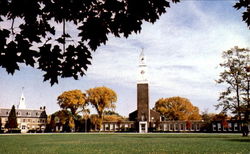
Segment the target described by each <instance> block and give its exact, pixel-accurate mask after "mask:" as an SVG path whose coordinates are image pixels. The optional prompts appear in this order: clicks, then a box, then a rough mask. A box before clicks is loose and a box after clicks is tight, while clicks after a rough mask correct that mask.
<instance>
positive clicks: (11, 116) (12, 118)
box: [8, 105, 18, 129]
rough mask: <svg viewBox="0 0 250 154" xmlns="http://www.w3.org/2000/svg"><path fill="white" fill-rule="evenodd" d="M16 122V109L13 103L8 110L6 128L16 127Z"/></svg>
mask: <svg viewBox="0 0 250 154" xmlns="http://www.w3.org/2000/svg"><path fill="white" fill-rule="evenodd" d="M17 127H18V124H17V117H16V109H15V106H14V105H13V106H12V108H11V110H10V114H9V117H8V128H10V129H11V128H17Z"/></svg>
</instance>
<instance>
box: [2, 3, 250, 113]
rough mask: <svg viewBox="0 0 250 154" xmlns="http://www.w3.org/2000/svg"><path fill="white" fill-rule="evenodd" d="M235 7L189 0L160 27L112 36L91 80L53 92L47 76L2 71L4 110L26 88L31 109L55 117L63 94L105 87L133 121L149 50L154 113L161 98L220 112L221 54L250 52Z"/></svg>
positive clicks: (64, 83) (67, 82) (63, 84)
mask: <svg viewBox="0 0 250 154" xmlns="http://www.w3.org/2000/svg"><path fill="white" fill-rule="evenodd" d="M234 3H235V1H231V0H225V1H222V0H221V1H198V0H194V1H191V0H190V1H189V0H187V1H183V2H181V3H178V4H172V7H171V8H170V9H168V12H167V13H166V14H164V15H162V16H161V17H160V20H158V21H157V22H156V23H155V24H149V23H144V24H143V28H142V31H141V33H140V34H137V35H135V34H133V35H131V36H130V37H129V38H128V39H126V38H114V37H113V36H109V41H108V42H107V44H106V45H105V46H104V45H103V46H101V47H100V48H98V50H97V51H96V52H95V53H93V59H92V65H90V66H89V70H88V72H87V75H86V76H84V77H82V78H80V79H79V80H74V79H72V78H68V79H60V80H59V84H58V85H54V86H53V87H51V86H50V84H49V82H43V77H42V75H43V72H41V71H39V70H36V69H33V68H31V67H27V66H23V65H22V66H21V71H17V72H16V73H15V74H14V76H11V75H8V74H7V72H6V71H5V70H4V69H2V68H0V90H1V93H0V107H11V106H12V105H13V104H18V101H19V97H20V96H21V92H22V87H25V89H24V95H25V97H26V106H27V107H28V108H33V109H37V108H39V107H40V106H46V107H47V111H48V113H53V112H55V111H56V110H58V109H59V107H58V105H57V103H56V102H57V101H56V99H57V96H59V95H60V94H61V93H62V92H63V91H68V90H73V89H80V90H82V91H84V90H87V89H89V88H92V87H97V86H106V87H109V88H111V89H113V90H115V91H116V93H117V94H118V101H117V108H116V111H117V112H119V113H120V114H121V115H124V116H128V114H129V113H130V112H132V111H134V110H136V104H137V102H136V81H137V70H138V58H139V54H140V52H141V48H144V53H145V56H146V57H147V63H148V71H149V87H150V91H149V92H150V107H151V108H152V107H153V106H154V103H155V102H156V101H157V100H158V99H159V98H162V97H172V96H181V97H186V98H188V99H189V100H190V101H191V102H192V103H193V104H194V105H195V106H198V107H199V108H200V110H201V111H204V110H205V109H208V111H209V112H219V111H216V110H215V108H214V105H215V104H217V99H218V96H219V92H220V91H221V90H223V88H224V86H223V85H218V84H216V83H215V80H216V79H218V77H219V72H220V71H222V70H221V69H220V68H219V63H221V62H222V61H223V59H222V58H221V53H222V51H224V50H228V49H230V48H232V47H234V46H239V47H250V44H249V43H250V31H249V30H248V28H247V26H246V24H245V23H244V22H242V18H241V11H236V10H235V9H234V8H233V7H232V6H233V4H234ZM1 26H2V25H1ZM68 27H69V28H68V29H71V28H70V25H68Z"/></svg>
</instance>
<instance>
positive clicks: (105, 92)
mask: <svg viewBox="0 0 250 154" xmlns="http://www.w3.org/2000/svg"><path fill="white" fill-rule="evenodd" d="M86 93H87V96H88V101H89V102H90V103H91V104H92V106H93V107H94V108H95V109H96V111H97V113H98V118H99V119H100V120H99V126H101V123H102V120H103V113H104V111H105V110H106V109H114V108H115V102H116V101H117V95H116V93H115V92H114V91H113V90H112V89H109V88H107V87H96V88H90V89H89V90H87V92H86Z"/></svg>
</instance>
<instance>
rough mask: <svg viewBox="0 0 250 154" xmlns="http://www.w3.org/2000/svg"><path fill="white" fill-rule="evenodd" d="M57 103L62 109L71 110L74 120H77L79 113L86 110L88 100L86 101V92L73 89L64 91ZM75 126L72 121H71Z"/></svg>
mask: <svg viewBox="0 0 250 154" xmlns="http://www.w3.org/2000/svg"><path fill="white" fill-rule="evenodd" d="M57 103H58V104H59V106H60V107H61V108H62V109H65V110H70V112H71V114H72V117H73V119H74V121H76V120H77V115H78V113H80V112H83V111H84V110H85V107H86V105H87V104H88V102H87V101H86V94H84V93H82V91H81V90H71V91H66V92H63V93H62V94H61V95H60V96H58V98H57ZM70 124H71V126H73V124H72V121H70Z"/></svg>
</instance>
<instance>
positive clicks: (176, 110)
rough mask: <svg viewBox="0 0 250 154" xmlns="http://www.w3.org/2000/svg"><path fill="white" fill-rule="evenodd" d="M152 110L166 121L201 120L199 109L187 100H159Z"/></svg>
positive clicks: (172, 98) (175, 98)
mask: <svg viewBox="0 0 250 154" xmlns="http://www.w3.org/2000/svg"><path fill="white" fill-rule="evenodd" d="M154 109H155V110H156V111H157V112H159V113H160V114H161V115H162V116H163V117H165V119H167V120H201V116H200V114H199V108H198V107H196V106H193V105H192V103H191V102H190V101H189V100H188V99H187V98H182V97H170V98H161V99H159V100H158V101H157V102H156V103H155V107H154Z"/></svg>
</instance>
